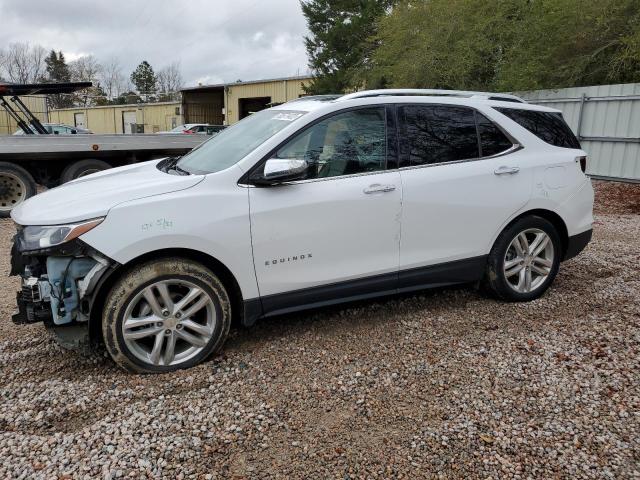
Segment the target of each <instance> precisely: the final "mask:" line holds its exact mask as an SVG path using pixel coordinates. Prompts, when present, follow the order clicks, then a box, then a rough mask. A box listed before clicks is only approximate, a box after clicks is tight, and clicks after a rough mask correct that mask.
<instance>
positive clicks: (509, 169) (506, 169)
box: [493, 165, 520, 175]
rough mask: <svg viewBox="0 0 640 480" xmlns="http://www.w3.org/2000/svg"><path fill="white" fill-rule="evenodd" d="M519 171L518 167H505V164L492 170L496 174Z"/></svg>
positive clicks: (509, 173)
mask: <svg viewBox="0 0 640 480" xmlns="http://www.w3.org/2000/svg"><path fill="white" fill-rule="evenodd" d="M519 171H520V167H507V166H506V165H502V166H501V167H498V168H497V169H495V170H494V171H493V173H495V174H496V175H513V174H514V173H518V172H519Z"/></svg>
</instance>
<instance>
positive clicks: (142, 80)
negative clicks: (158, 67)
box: [131, 60, 158, 97]
mask: <svg viewBox="0 0 640 480" xmlns="http://www.w3.org/2000/svg"><path fill="white" fill-rule="evenodd" d="M131 82H132V83H133V84H134V85H135V86H136V89H137V90H138V93H140V95H142V96H144V97H146V96H148V95H152V94H154V93H156V91H157V90H158V87H157V79H156V74H155V73H154V71H153V68H152V67H151V65H149V63H148V62H147V61H146V60H143V61H142V63H140V65H138V67H137V68H136V69H135V70H134V71H133V73H132V74H131Z"/></svg>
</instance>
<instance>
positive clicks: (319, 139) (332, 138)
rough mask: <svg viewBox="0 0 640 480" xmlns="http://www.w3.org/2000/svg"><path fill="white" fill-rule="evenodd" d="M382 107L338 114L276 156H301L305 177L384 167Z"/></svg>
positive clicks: (360, 171) (385, 153) (359, 171)
mask: <svg viewBox="0 0 640 480" xmlns="http://www.w3.org/2000/svg"><path fill="white" fill-rule="evenodd" d="M385 125H386V118H385V108H384V107H375V108H362V109H358V110H351V111H348V112H344V113H338V114H336V115H333V116H332V117H329V118H327V119H325V120H322V121H321V122H319V123H316V124H315V125H313V126H311V127H310V128H307V129H306V130H304V131H303V132H302V133H300V134H298V135H296V136H295V137H294V138H293V139H292V140H290V141H289V142H288V143H287V144H286V145H285V146H283V147H282V148H280V149H279V150H278V152H277V153H276V155H275V157H276V158H286V159H304V160H306V161H307V162H309V164H310V166H311V168H310V173H309V176H308V178H326V177H336V176H340V175H351V174H354V173H362V172H374V171H378V170H384V169H385V168H386V157H387V142H386V127H385Z"/></svg>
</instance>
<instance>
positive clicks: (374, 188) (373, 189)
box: [363, 183, 396, 195]
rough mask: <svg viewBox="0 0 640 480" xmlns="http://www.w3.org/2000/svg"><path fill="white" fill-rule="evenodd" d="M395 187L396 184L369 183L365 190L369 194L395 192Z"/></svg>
mask: <svg viewBox="0 0 640 480" xmlns="http://www.w3.org/2000/svg"><path fill="white" fill-rule="evenodd" d="M395 189H396V186H395V185H380V184H379V183H374V184H373V185H369V186H368V187H367V188H365V189H364V190H363V192H364V193H366V194H367V195H369V194H371V193H386V192H393V191H394V190H395Z"/></svg>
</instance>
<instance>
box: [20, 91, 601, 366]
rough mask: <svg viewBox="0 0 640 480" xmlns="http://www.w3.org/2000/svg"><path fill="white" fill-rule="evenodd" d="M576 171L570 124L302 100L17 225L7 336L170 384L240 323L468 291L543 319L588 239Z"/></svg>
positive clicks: (506, 110) (461, 97)
mask: <svg viewBox="0 0 640 480" xmlns="http://www.w3.org/2000/svg"><path fill="white" fill-rule="evenodd" d="M585 168H586V153H585V152H584V151H583V150H582V149H581V147H580V143H579V142H578V140H577V138H576V137H575V135H574V134H573V133H572V132H571V130H570V129H569V127H568V126H567V124H566V123H565V121H564V120H563V118H562V115H561V113H560V112H559V111H557V110H554V109H551V108H546V107H541V106H537V105H529V104H527V103H526V102H524V101H523V100H521V99H520V98H518V97H515V96H512V95H505V94H492V93H479V92H450V91H438V90H378V91H363V92H357V93H352V94H349V95H345V96H342V97H339V98H336V97H311V98H306V99H305V98H302V99H299V100H295V101H292V102H289V103H285V104H282V105H280V106H278V107H274V108H271V109H267V110H263V111H260V112H257V113H255V114H253V115H251V116H249V117H247V118H245V119H243V120H241V121H240V122H238V123H237V124H235V125H233V126H232V127H230V128H229V129H227V130H225V131H223V132H222V133H220V134H219V135H216V136H215V137H214V138H212V139H210V140H209V141H207V142H205V143H204V144H203V145H202V146H201V147H200V148H197V149H195V150H193V151H192V152H190V153H189V154H187V155H185V156H183V157H182V158H180V159H177V158H168V159H165V160H161V161H150V162H146V163H143V164H138V165H129V166H124V167H120V168H116V169H113V170H110V171H106V172H100V173H96V174H93V175H89V176H87V177H83V178H79V179H77V180H74V181H72V182H69V183H68V184H67V185H64V186H62V187H60V188H56V189H53V190H49V191H47V192H44V193H42V194H40V195H37V196H35V197H34V198H32V199H29V200H27V201H26V202H24V203H22V204H21V205H18V206H17V207H16V208H14V209H13V211H12V213H11V216H12V217H13V219H14V221H15V222H16V223H17V224H18V233H17V235H16V237H15V244H14V249H13V253H12V270H11V271H12V273H13V274H14V275H20V276H21V277H22V286H21V289H20V291H19V292H18V296H17V299H18V306H19V311H18V313H17V314H16V315H15V316H14V321H15V322H16V323H35V322H38V321H42V322H44V324H45V325H48V326H50V327H52V328H53V329H54V330H56V329H66V332H67V335H66V338H67V339H68V338H69V337H70V336H72V334H71V333H70V332H72V331H74V330H70V329H76V330H75V332H76V333H77V332H82V331H84V332H93V333H94V334H97V335H99V336H101V337H102V338H103V339H104V342H105V345H106V348H107V350H108V351H109V353H110V354H111V356H112V358H113V359H114V361H115V362H117V363H118V364H119V365H121V366H122V367H124V368H126V369H128V370H131V371H136V372H166V371H171V370H175V369H178V368H186V367H190V366H193V365H195V364H197V363H199V362H201V361H203V360H204V359H206V358H207V357H208V356H209V355H210V354H212V353H213V352H215V351H217V350H219V349H220V348H221V347H222V345H223V343H224V341H225V339H226V337H227V335H228V332H229V327H230V325H231V320H232V317H233V318H235V319H237V321H238V322H240V323H241V324H243V325H245V326H250V325H252V324H253V323H254V322H255V321H256V319H258V318H261V317H269V316H273V315H278V314H283V313H287V312H293V311H298V310H302V309H306V308H317V307H320V306H324V305H330V304H335V303H340V302H347V301H353V300H362V299H366V298H372V297H376V296H382V295H390V294H394V293H399V292H410V291H415V290H420V289H424V288H430V287H441V286H444V285H454V284H461V283H481V284H483V285H484V286H485V289H486V290H487V291H488V292H490V293H491V294H492V295H494V296H495V297H497V298H499V299H501V300H503V301H508V302H516V301H517V302H523V301H530V300H534V299H536V298H539V297H540V296H541V295H543V294H544V292H545V291H546V290H547V288H549V286H550V285H551V283H552V282H553V280H554V278H555V277H556V274H557V273H558V269H559V267H560V262H562V261H564V260H567V259H569V258H572V257H574V256H576V255H577V254H578V253H579V252H580V251H581V250H582V249H584V248H585V246H586V245H587V244H588V242H589V241H590V239H591V233H592V222H593V216H592V209H593V189H592V187H591V181H590V179H589V178H588V177H587V176H586V175H585V173H584V172H585ZM78 199H82V201H80V202H79V201H78ZM401 233H402V234H401ZM496 308H499V307H496Z"/></svg>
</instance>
